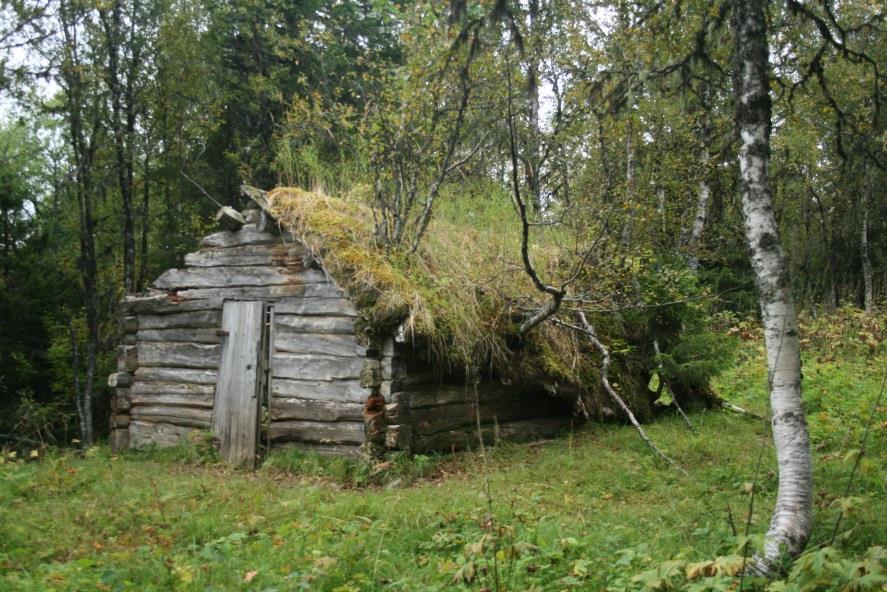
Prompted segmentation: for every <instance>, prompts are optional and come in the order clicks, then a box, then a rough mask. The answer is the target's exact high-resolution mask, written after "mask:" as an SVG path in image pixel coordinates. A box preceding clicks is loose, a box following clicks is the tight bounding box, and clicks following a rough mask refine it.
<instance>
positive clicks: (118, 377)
mask: <svg viewBox="0 0 887 592" xmlns="http://www.w3.org/2000/svg"><path fill="white" fill-rule="evenodd" d="M131 384H132V374H130V373H129V372H114V373H113V374H109V375H108V386H109V387H111V388H125V387H128V386H129V385H131Z"/></svg>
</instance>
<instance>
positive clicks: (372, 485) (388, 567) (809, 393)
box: [0, 331, 887, 592]
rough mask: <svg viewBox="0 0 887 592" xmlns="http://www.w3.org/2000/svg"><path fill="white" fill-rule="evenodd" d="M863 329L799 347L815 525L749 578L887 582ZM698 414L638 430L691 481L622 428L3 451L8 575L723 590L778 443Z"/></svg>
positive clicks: (0, 524)
mask: <svg viewBox="0 0 887 592" xmlns="http://www.w3.org/2000/svg"><path fill="white" fill-rule="evenodd" d="M857 333H858V331H857ZM857 339H862V338H859V337H857ZM735 340H736V344H737V345H736V347H737V360H738V362H737V364H736V365H735V366H734V367H733V368H730V369H728V370H727V371H726V372H725V373H724V374H723V375H722V377H721V378H720V379H719V380H718V382H717V385H716V386H717V390H718V394H720V395H721V396H724V397H726V398H728V399H729V400H731V401H733V402H735V403H739V404H743V405H745V406H746V407H748V408H750V409H752V410H755V411H759V412H763V411H766V403H765V401H766V399H765V393H764V391H765V384H766V382H765V378H764V373H763V370H762V369H763V367H764V359H765V356H764V352H763V350H762V349H761V347H760V345H759V342H758V340H757V338H756V337H754V335H751V336H749V338H748V339H742V338H741V337H740V336H738V335H737V336H736V337H735ZM857 346H859V347H861V348H863V349H868V347H867V346H866V345H865V344H864V343H858V344H849V343H848V344H845V347H844V348H841V349H838V350H836V351H835V352H833V353H834V355H832V354H831V353H830V352H826V351H813V352H810V353H809V354H806V355H805V365H804V389H805V397H806V398H807V402H808V405H810V406H811V407H813V408H814V409H815V411H814V410H811V413H810V417H809V422H810V431H811V438H812V443H813V454H814V471H815V475H814V479H815V510H814V511H815V515H814V524H815V526H814V532H813V535H812V539H811V541H810V543H809V545H808V552H807V553H806V554H804V555H803V556H802V557H801V558H799V559H798V560H797V561H796V562H795V564H794V567H792V569H791V571H790V573H789V574H787V576H786V577H785V578H783V579H781V580H778V581H776V582H773V583H770V584H766V585H765V584H764V583H762V582H754V581H749V580H746V581H745V582H744V583H743V585H744V589H745V590H749V591H751V590H764V589H767V590H770V591H771V592H776V591H793V592H800V591H805V592H816V591H820V592H826V591H834V592H838V591H844V590H848V591H849V590H870V591H876V590H882V589H883V587H884V585H885V569H887V565H885V562H887V558H885V554H884V550H883V548H884V547H885V546H887V540H885V534H884V533H885V532H887V495H885V493H887V466H885V465H887V463H885V462H884V460H885V453H887V429H885V428H887V424H885V423H884V422H885V421H887V418H885V411H887V409H885V406H884V405H883V402H882V405H881V407H880V408H878V409H877V410H876V415H875V420H874V424H873V429H872V431H871V433H870V435H869V439H868V442H867V445H866V449H865V453H864V455H863V456H862V458H861V460H860V463H859V468H858V471H857V475H856V477H855V479H854V480H853V482H852V483H850V485H849V488H848V477H849V474H850V472H851V469H852V466H853V464H854V463H855V462H856V458H857V456H858V454H859V450H860V443H861V438H862V432H863V429H864V425H865V421H866V420H867V419H868V414H869V413H870V412H871V409H872V405H873V403H874V401H875V397H876V396H877V390H878V387H879V386H880V381H881V380H882V378H883V372H884V369H885V367H887V356H885V353H884V352H883V351H881V350H880V349H879V350H877V351H876V352H875V353H874V354H871V355H858V353H857V352H855V351H850V350H848V349H847V348H855V347H857ZM880 347H881V346H880V345H879V348H880ZM860 351H862V350H860ZM690 420H691V421H692V422H693V424H694V427H695V433H694V432H691V431H689V430H688V429H687V428H686V426H685V425H684V424H683V422H682V420H681V419H680V418H678V417H670V416H666V417H663V418H661V419H660V420H658V421H656V422H655V423H653V424H650V425H648V426H646V427H647V431H648V433H649V435H650V436H651V437H652V438H654V439H655V440H656V442H657V443H659V444H660V445H662V446H663V447H667V449H668V450H669V453H670V454H671V455H673V456H674V457H675V458H676V460H678V462H680V463H681V464H682V465H683V466H685V467H687V469H688V470H689V471H690V473H691V476H690V478H684V477H682V476H681V475H680V474H679V473H677V472H676V471H674V470H671V469H669V468H668V467H665V466H663V465H662V464H661V463H659V462H658V461H657V460H656V459H655V458H654V457H653V456H652V455H651V454H650V453H649V451H648V449H647V448H646V447H645V445H644V444H643V443H642V442H641V441H640V440H639V439H638V438H637V435H636V434H635V433H634V431H633V430H632V429H631V428H630V427H624V426H619V425H590V426H588V427H587V428H585V429H582V430H580V431H576V432H574V433H572V434H570V435H569V436H567V437H564V438H562V439H559V440H556V441H552V442H546V443H538V444H532V445H505V446H501V447H498V448H495V449H489V450H487V451H486V453H485V454H486V459H485V462H481V456H480V455H479V453H463V454H457V455H451V456H444V457H417V458H413V459H409V458H407V457H405V456H402V455H401V456H398V457H395V458H392V459H389V461H390V462H389V463H387V464H386V463H382V464H379V463H375V464H372V463H362V462H360V461H346V460H340V459H327V458H321V457H317V456H314V455H308V454H305V453H303V452H300V451H296V450H282V451H279V452H275V453H274V454H273V455H272V456H271V457H270V458H269V459H268V462H267V463H266V465H265V466H264V467H262V468H261V469H260V470H259V471H256V472H254V473H248V472H240V471H232V470H229V469H227V468H225V467H224V466H223V465H221V464H219V463H218V462H217V461H216V459H215V458H213V457H212V455H211V453H209V452H208V451H207V450H206V448H205V446H203V444H202V443H201V441H197V442H194V443H191V444H189V445H188V446H184V447H178V448H174V449H164V450H161V449H154V450H150V451H146V452H131V453H127V454H123V455H112V454H111V453H110V452H109V451H108V450H107V449H106V448H104V447H97V448H93V449H90V450H87V451H84V452H57V451H52V450H41V451H40V452H39V453H38V455H37V457H36V458H34V459H31V458H30V455H29V454H27V453H26V452H25V453H21V452H20V453H19V454H17V455H16V456H15V458H10V454H4V455H3V456H2V458H3V461H2V464H0V589H3V590H14V591H18V590H22V591H32V590H33V591H36V590H40V591H46V590H49V591H52V590H58V591H62V590H66V591H67V590H70V591H75V590H77V591H79V590H181V591H188V590H195V591H196V590H236V589H243V590H269V591H270V590H328V591H337V592H346V591H354V590H402V591H407V590H409V591H412V590H423V591H424V590H428V591H434V590H471V591H476V592H479V591H481V590H493V589H494V587H493V573H494V571H495V572H496V573H497V574H498V581H499V582H500V586H501V589H502V590H509V591H518V590H535V591H560V590H609V591H613V592H623V591H626V592H627V591H642V590H662V591H667V590H696V591H705V590H712V591H719V590H734V591H735V590H738V589H739V579H738V578H737V577H736V573H737V572H738V569H739V568H740V567H741V555H742V550H743V548H744V546H745V544H746V542H747V540H748V539H746V538H745V536H744V529H745V523H746V518H747V511H748V507H749V496H750V494H751V492H752V491H754V493H755V496H756V502H755V509H754V512H753V514H752V515H751V516H750V523H751V530H750V539H751V543H752V545H754V544H757V543H758V542H759V540H760V538H761V536H762V534H763V533H764V532H765V530H766V528H767V524H768V521H769V517H770V512H771V511H772V506H773V502H774V500H775V495H776V484H777V480H776V474H775V462H774V458H773V450H772V445H771V443H770V438H769V434H768V432H767V430H766V426H765V425H764V424H763V423H762V422H757V421H750V420H748V419H745V418H742V417H739V416H735V415H731V414H727V413H721V412H710V411H709V412H698V413H694V414H691V415H690ZM762 445H763V446H764V447H765V449H764V464H763V467H762V471H761V474H760V477H759V479H758V480H757V482H756V483H754V465H755V462H756V460H757V457H758V453H759V450H760V449H761V448H760V447H761V446H762ZM484 466H486V475H487V477H488V479H489V484H490V491H491V494H492V502H493V504H492V508H493V509H492V512H490V509H489V506H488V504H487V498H486V494H485V486H484V469H483V467H484ZM839 513H840V514H841V515H842V518H841V523H840V527H839V528H838V531H837V536H836V537H835V538H834V540H832V535H833V533H834V531H835V525H836V523H837V519H838V515H839Z"/></svg>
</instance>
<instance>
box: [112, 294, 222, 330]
mask: <svg viewBox="0 0 887 592" xmlns="http://www.w3.org/2000/svg"><path fill="white" fill-rule="evenodd" d="M123 306H124V307H125V308H127V309H128V310H131V311H132V312H135V313H139V314H155V315H162V314H171V313H180V312H193V311H199V310H220V309H221V308H222V299H221V298H214V299H213V298H207V299H198V300H182V299H181V298H178V297H176V296H171V295H170V294H169V293H168V292H160V293H152V294H148V295H145V296H127V297H126V298H124V300H123ZM142 328H144V327H142Z"/></svg>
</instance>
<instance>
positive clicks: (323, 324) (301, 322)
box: [274, 311, 354, 335]
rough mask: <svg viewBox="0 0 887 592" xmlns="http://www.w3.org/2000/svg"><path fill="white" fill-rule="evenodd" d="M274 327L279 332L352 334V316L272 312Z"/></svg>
mask: <svg viewBox="0 0 887 592" xmlns="http://www.w3.org/2000/svg"><path fill="white" fill-rule="evenodd" d="M274 328H275V330H276V331H280V332H281V333H285V332H291V333H323V334H343V335H353V334H354V318H353V317H321V316H315V317H307V316H299V315H285V314H280V313H279V312H278V311H275V313H274Z"/></svg>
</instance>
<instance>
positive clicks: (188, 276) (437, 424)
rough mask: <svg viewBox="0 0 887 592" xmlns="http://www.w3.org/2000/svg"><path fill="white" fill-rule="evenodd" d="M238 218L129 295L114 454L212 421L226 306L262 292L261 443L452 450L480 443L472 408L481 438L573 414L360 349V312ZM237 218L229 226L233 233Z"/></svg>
mask: <svg viewBox="0 0 887 592" xmlns="http://www.w3.org/2000/svg"><path fill="white" fill-rule="evenodd" d="M254 213H255V212H252V213H250V212H244V216H243V217H244V219H245V220H246V221H253V220H256V219H257V218H259V222H258V223H251V224H246V225H244V226H242V227H240V228H239V230H225V231H222V232H217V233H215V234H212V235H210V236H208V237H206V238H205V239H203V241H202V243H201V248H200V250H198V251H197V252H195V253H190V254H188V255H186V257H185V260H184V262H185V266H184V267H183V268H181V269H171V270H168V271H166V272H165V273H163V274H162V275H161V276H160V277H159V278H157V280H156V281H155V282H154V284H153V286H152V290H151V291H150V292H149V293H147V294H145V295H140V296H132V297H128V298H127V299H126V300H125V301H124V303H123V308H124V315H123V317H122V321H121V327H120V333H121V345H120V347H119V350H118V357H117V358H118V359H117V372H116V373H114V374H112V375H111V376H110V377H109V379H108V383H109V385H110V386H111V387H113V388H114V389H115V394H114V396H113V398H112V401H111V408H112V415H111V428H112V430H111V443H112V446H113V447H114V448H116V449H122V448H126V447H128V446H132V447H136V448H139V447H143V446H146V445H149V444H157V445H161V446H163V445H171V444H175V443H177V442H180V441H181V440H182V439H185V438H187V437H188V436H189V435H190V434H191V433H192V432H194V431H195V430H209V429H210V427H211V426H212V425H213V409H214V405H215V400H216V382H217V380H218V377H219V363H220V355H221V343H222V339H223V332H222V331H221V324H222V307H223V303H224V302H225V300H231V299H235V300H244V299H249V300H265V301H268V302H269V303H270V304H271V305H272V307H273V309H272V310H273V312H272V314H271V316H270V321H271V322H270V323H269V328H268V331H269V340H268V344H269V345H268V348H269V351H268V354H267V355H268V358H269V359H268V362H267V363H268V372H267V376H268V377H269V380H268V383H269V386H268V387H267V388H266V389H265V392H263V393H261V394H260V396H262V397H264V398H265V399H264V400H265V406H266V408H267V413H266V414H265V417H264V419H263V425H262V435H261V438H262V441H263V442H267V443H268V444H270V445H280V444H285V445H290V446H296V447H298V448H300V449H305V450H311V451H316V452H319V453H333V454H346V455H355V454H358V453H360V452H363V453H365V454H371V455H376V456H378V455H380V454H381V453H384V451H385V450H392V451H393V450H404V451H414V452H430V451H451V450H459V449H465V448H472V447H475V446H477V444H478V431H477V428H476V415H477V412H478V411H477V410H478V409H479V414H480V419H481V423H482V430H481V432H482V435H483V437H484V439H485V440H486V441H488V442H490V443H493V442H495V441H496V440H498V439H499V438H502V439H508V440H521V439H524V440H526V439H535V438H541V437H550V436H552V435H554V434H556V433H557V432H558V431H560V430H562V429H564V428H566V427H568V426H569V425H570V422H571V419H570V416H571V414H570V411H569V410H568V409H564V408H563V407H562V406H560V404H559V403H558V402H556V401H554V400H552V399H550V398H548V397H545V396H544V395H542V394H541V393H542V392H543V391H542V389H534V388H532V387H515V386H506V385H503V384H501V383H495V382H487V383H483V384H482V385H480V387H479V390H478V395H477V400H478V401H479V408H478V407H477V405H476V402H475V394H474V391H473V389H466V388H465V385H464V381H459V380H458V379H453V378H452V377H451V378H450V380H449V381H447V380H442V379H441V378H440V377H439V376H435V375H434V374H433V373H432V372H430V371H429V370H428V369H427V366H425V365H423V364H422V363H420V362H416V361H415V360H414V359H412V358H410V357H409V356H408V355H407V353H408V351H409V348H408V347H406V346H405V345H404V344H396V343H395V341H394V340H393V339H390V338H389V339H384V340H383V341H382V342H381V343H376V344H375V345H374V348H373V349H368V347H367V344H366V343H365V342H366V340H365V339H363V338H362V337H361V336H359V335H358V331H357V328H356V321H357V319H358V311H357V310H356V309H355V307H354V305H353V304H352V302H351V301H350V300H349V299H348V298H347V296H346V295H345V294H344V292H343V291H342V290H341V289H340V288H339V287H338V286H337V285H336V284H335V283H334V282H333V281H331V280H330V279H329V278H328V277H327V276H326V274H325V273H324V272H323V271H322V270H320V269H318V266H317V264H316V260H315V258H314V257H313V256H312V255H311V253H309V251H308V250H307V249H306V248H305V247H304V246H302V245H301V244H300V243H298V242H297V241H296V240H295V239H294V238H293V237H292V236H289V235H286V234H282V233H281V232H279V231H278V230H277V229H276V228H274V226H273V225H272V224H269V223H268V219H267V216H265V215H260V216H256V215H253V214H254ZM237 226H238V225H232V226H231V227H232V228H236V227H237Z"/></svg>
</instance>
